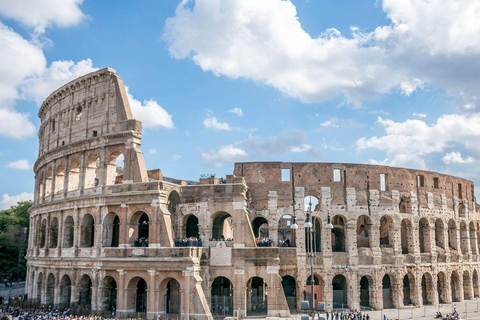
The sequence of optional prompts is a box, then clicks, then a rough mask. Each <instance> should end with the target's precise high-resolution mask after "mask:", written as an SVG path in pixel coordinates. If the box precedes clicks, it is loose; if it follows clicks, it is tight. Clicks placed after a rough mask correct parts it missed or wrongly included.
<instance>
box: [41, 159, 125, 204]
mask: <svg viewBox="0 0 480 320" xmlns="http://www.w3.org/2000/svg"><path fill="white" fill-rule="evenodd" d="M101 169H102V168H101V166H100V156H99V155H97V154H92V155H90V156H89V157H87V158H86V160H85V164H84V165H83V166H81V161H80V159H79V158H78V157H74V158H72V159H71V160H70V161H69V162H68V166H67V165H66V164H65V162H63V161H59V162H57V163H56V164H55V167H53V166H48V168H47V169H46V170H44V171H41V172H40V173H39V174H38V180H37V181H38V189H37V193H36V194H37V198H38V199H41V198H44V197H49V196H51V195H54V194H58V193H62V192H65V191H67V192H69V191H74V190H77V189H79V188H80V187H81V185H83V188H92V187H96V186H98V185H100V184H102V185H103V184H105V185H113V184H118V183H122V181H123V169H124V156H123V153H122V152H121V151H119V150H115V151H113V152H111V153H110V155H109V156H108V157H107V161H106V165H105V179H104V181H102V180H103V179H102V177H101V171H102V170H101ZM81 178H83V181H81ZM81 182H83V183H82V184H80V183H81Z"/></svg>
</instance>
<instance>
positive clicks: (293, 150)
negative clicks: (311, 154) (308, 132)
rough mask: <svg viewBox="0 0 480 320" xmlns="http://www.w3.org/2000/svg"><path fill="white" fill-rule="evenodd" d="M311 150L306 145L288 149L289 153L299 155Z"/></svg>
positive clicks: (309, 146)
mask: <svg viewBox="0 0 480 320" xmlns="http://www.w3.org/2000/svg"><path fill="white" fill-rule="evenodd" d="M311 148H312V146H311V145H308V144H306V143H304V144H302V145H300V146H294V147H292V148H291V149H290V151H292V152H295V153H300V152H305V151H308V150H310V149H311Z"/></svg>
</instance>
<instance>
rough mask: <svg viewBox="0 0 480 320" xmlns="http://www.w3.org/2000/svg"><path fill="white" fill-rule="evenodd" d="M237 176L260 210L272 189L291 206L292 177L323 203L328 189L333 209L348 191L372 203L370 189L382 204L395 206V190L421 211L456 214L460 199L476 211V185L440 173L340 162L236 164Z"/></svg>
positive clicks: (280, 200) (281, 204)
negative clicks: (441, 209) (433, 209)
mask: <svg viewBox="0 0 480 320" xmlns="http://www.w3.org/2000/svg"><path fill="white" fill-rule="evenodd" d="M282 171H283V176H282ZM234 175H236V176H241V177H243V178H244V179H245V181H246V183H247V185H248V188H249V194H250V197H251V199H250V201H251V204H250V205H251V207H252V208H255V209H256V210H263V209H266V208H268V193H269V192H270V191H272V190H275V191H276V193H277V197H278V206H279V207H286V206H288V205H291V203H292V179H293V180H294V185H295V187H304V188H305V191H304V194H305V196H309V195H311V196H315V197H317V198H318V199H321V198H322V190H321V188H322V187H328V188H330V192H331V197H332V202H331V204H332V205H341V204H347V200H348V197H347V194H348V189H349V188H355V193H356V205H369V201H368V199H369V197H370V196H371V194H370V190H378V192H379V201H380V202H382V200H386V201H390V202H391V199H392V191H398V192H399V196H400V198H401V199H404V200H405V201H406V202H408V201H409V198H410V197H411V196H412V192H413V193H414V196H416V197H417V198H418V203H419V205H420V208H430V207H431V205H432V204H433V206H434V207H435V206H437V207H442V203H446V210H458V209H459V208H455V202H456V201H457V202H458V203H459V206H460V204H463V205H465V206H466V207H468V208H470V210H472V211H473V210H474V209H475V197H474V185H473V182H472V181H470V180H466V179H461V178H458V177H454V176H449V175H444V174H440V173H437V172H429V171H421V170H414V169H404V168H393V167H388V166H376V165H375V166H373V165H359V164H341V163H288V162H246V163H245V162H243V163H235V168H234ZM375 192H376V191H375ZM299 205H301V206H303V204H299ZM407 207H408V206H407ZM407 209H408V208H407Z"/></svg>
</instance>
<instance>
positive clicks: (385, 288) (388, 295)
mask: <svg viewBox="0 0 480 320" xmlns="http://www.w3.org/2000/svg"><path fill="white" fill-rule="evenodd" d="M382 293H383V309H390V308H393V296H392V281H391V279H390V276H389V275H388V274H386V275H384V276H383V279H382Z"/></svg>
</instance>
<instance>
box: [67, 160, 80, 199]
mask: <svg viewBox="0 0 480 320" xmlns="http://www.w3.org/2000/svg"><path fill="white" fill-rule="evenodd" d="M79 182H80V161H78V160H77V159H73V160H72V161H71V162H70V170H69V171H68V183H67V190H68V191H73V190H77V189H78V184H79Z"/></svg>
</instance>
